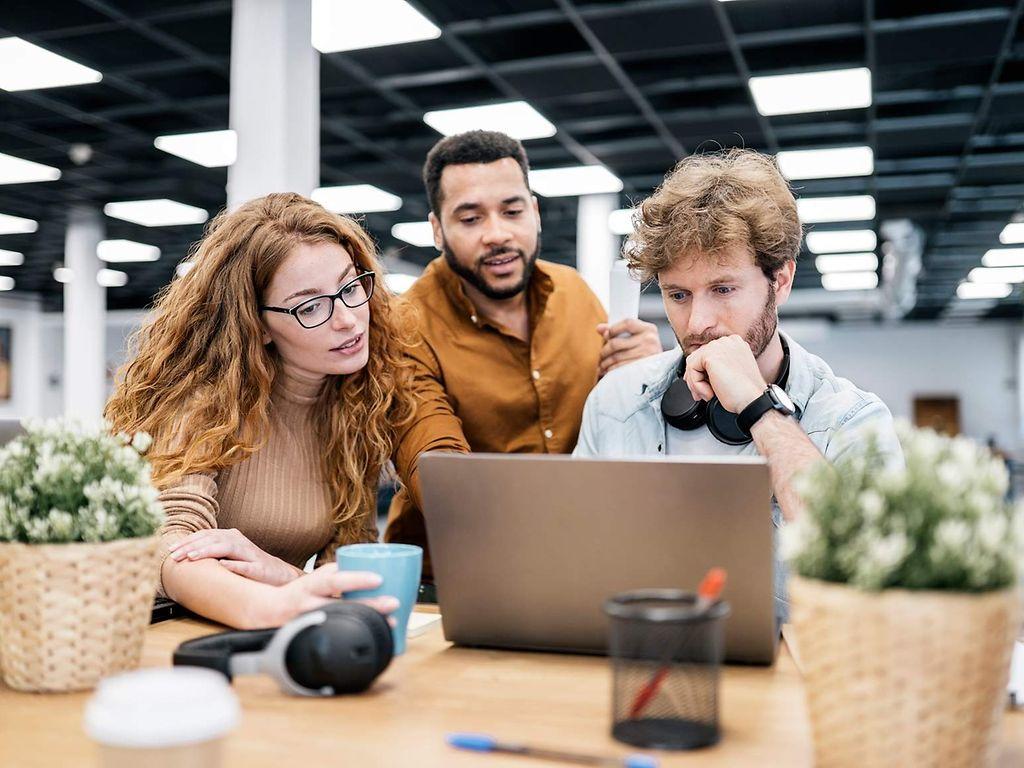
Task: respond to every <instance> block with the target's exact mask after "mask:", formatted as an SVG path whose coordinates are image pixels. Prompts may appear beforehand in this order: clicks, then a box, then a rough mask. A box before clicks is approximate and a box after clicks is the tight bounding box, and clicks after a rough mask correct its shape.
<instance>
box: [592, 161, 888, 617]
mask: <svg viewBox="0 0 1024 768" xmlns="http://www.w3.org/2000/svg"><path fill="white" fill-rule="evenodd" d="M635 223H636V231H635V233H634V237H633V239H632V243H631V244H630V245H629V246H627V252H626V258H627V261H628V263H629V267H630V268H631V269H632V270H634V271H636V272H637V273H639V275H640V277H641V278H642V279H643V280H644V281H648V280H657V283H658V285H659V287H660V289H661V294H662V298H663V300H664V303H665V312H666V314H667V316H668V320H669V323H670V324H671V326H672V330H673V332H674V333H675V335H676V338H677V339H678V340H679V344H680V346H681V347H682V349H679V348H676V349H674V350H670V351H668V352H665V353H662V354H661V355H657V356H654V357H649V358H646V359H644V360H640V361H638V362H636V363H633V364H631V365H627V366H624V367H622V368H619V369H616V370H614V371H612V372H611V373H609V374H608V375H607V376H605V377H604V378H603V379H602V380H601V381H600V382H599V383H598V385H597V387H596V388H595V389H594V390H593V391H592V392H591V394H590V397H589V398H588V399H587V403H586V406H585V408H584V412H583V425H582V428H581V431H580V437H579V441H578V442H577V445H576V450H575V452H574V455H575V456H637V455H653V456H698V455H700V456H707V455H728V456H734V455H757V454H759V455H761V456H763V457H764V458H765V459H767V461H768V467H769V473H770V478H771V484H772V491H773V494H774V497H773V499H772V511H773V520H774V522H775V524H776V526H777V527H778V526H780V525H783V524H784V520H792V519H795V518H796V517H798V516H799V515H800V514H801V501H800V499H799V497H798V495H797V493H796V491H795V490H794V487H793V479H794V477H795V476H797V475H798V474H799V473H800V472H801V471H802V470H804V469H806V468H807V467H809V466H810V465H812V464H814V463H816V462H820V461H823V460H827V461H830V462H834V461H836V460H837V459H839V458H841V457H842V456H844V455H845V454H847V453H848V452H850V451H855V450H858V449H860V448H862V447H863V446H864V443H865V440H866V438H867V436H868V435H869V434H874V435H875V439H876V440H877V441H878V444H879V447H880V448H881V450H882V451H883V452H884V453H885V454H886V455H888V456H889V457H891V459H892V460H893V461H894V462H902V454H901V452H900V447H899V441H898V439H897V437H896V431H895V427H894V425H893V421H892V415H891V414H890V413H889V409H888V408H886V406H885V404H884V403H882V401H881V400H879V398H878V397H877V396H876V395H873V394H871V393H870V392H865V391H863V390H860V389H858V388H857V387H856V386H854V385H853V384H852V383H851V382H849V381H848V380H846V379H842V378H839V377H838V376H836V375H835V374H834V373H833V372H832V369H831V368H829V366H828V365H827V364H826V363H825V362H824V361H823V360H821V359H820V358H818V357H815V356H814V355H812V354H810V353H809V352H807V350H805V349H803V348H802V347H801V346H800V345H799V344H797V343H796V342H794V341H793V340H792V339H789V338H788V337H784V336H783V335H782V334H781V333H780V332H779V330H778V307H779V305H781V304H783V303H785V301H786V300H787V299H788V298H789V294H790V291H791V290H792V288H793V276H794V274H795V272H796V259H797V256H798V255H799V252H800V239H801V235H802V231H801V226H800V220H799V217H798V216H797V210H796V201H795V200H794V198H793V194H792V192H791V191H790V189H789V186H788V184H787V183H786V182H785V180H784V179H783V178H782V176H781V174H780V173H779V171H778V169H777V168H776V166H775V164H774V162H773V161H772V159H771V158H769V157H766V156H764V155H761V154H759V153H757V152H754V151H751V150H730V151H727V152H722V153H716V154H708V155H699V156H691V157H688V158H686V159H684V160H682V161H681V162H680V163H679V164H678V165H677V166H676V168H675V169H674V170H673V171H672V172H671V173H669V175H668V176H667V177H666V178H665V181H664V183H663V184H662V186H661V187H660V188H659V189H658V190H657V191H655V193H654V194H653V195H652V196H651V197H650V198H648V199H647V200H646V201H644V203H643V205H642V206H641V208H640V212H639V214H638V215H637V218H636V221H635ZM786 350H788V371H787V370H786V366H785V362H786V359H787V355H786ZM684 354H685V366H684V365H683V362H684ZM681 372H682V376H680V373H681ZM677 380H678V383H676V382H677ZM673 383H676V387H675V388H674V389H673V391H672V392H673V394H672V395H670V400H671V401H672V402H677V401H678V397H677V395H678V394H681V395H682V396H683V403H684V404H686V403H691V402H692V403H693V404H695V407H696V408H697V409H698V410H699V409H704V408H705V406H703V405H697V404H698V403H699V401H705V402H709V406H708V410H712V409H716V410H717V418H715V419H714V422H715V424H714V426H715V428H716V429H715V431H716V432H717V433H718V434H717V435H715V434H713V433H712V430H710V429H709V427H708V426H707V424H706V423H705V422H706V420H707V418H706V417H705V418H704V419H703V420H702V419H701V417H699V416H698V417H697V418H696V422H695V421H694V420H693V419H692V418H691V419H690V420H688V421H686V422H685V423H683V422H681V421H680V420H679V418H677V417H673V418H672V421H673V422H675V423H679V424H680V427H683V428H676V427H674V426H672V425H671V424H668V423H667V422H666V418H665V416H664V415H663V411H662V399H663V397H664V396H665V395H666V392H668V391H669V389H670V387H671V386H672V385H673ZM769 383H773V384H775V385H781V387H777V386H769ZM687 398H689V399H687ZM712 398H717V401H718V405H715V404H714V403H713V402H711V401H712ZM666 407H667V408H668V410H669V412H670V413H676V410H674V409H673V408H672V407H669V406H668V401H667V403H666ZM722 410H724V411H726V412H728V413H725V414H723V413H722ZM690 413H691V414H692V413H693V411H690ZM723 417H724V418H723ZM719 424H724V425H725V426H726V427H728V429H726V430H724V431H723V430H722V429H720V428H718V426H719ZM737 430H738V431H737ZM723 436H724V437H726V438H727V439H728V440H729V442H723V441H722V440H721V439H720V438H721V437H723ZM775 573H776V576H775V594H776V598H777V604H776V613H777V615H778V616H779V617H780V619H782V620H785V618H786V616H787V615H788V611H787V606H786V602H785V600H786V588H785V571H784V569H783V567H782V565H781V563H779V562H778V560H776V566H775Z"/></svg>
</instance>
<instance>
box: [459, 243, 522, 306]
mask: <svg viewBox="0 0 1024 768" xmlns="http://www.w3.org/2000/svg"><path fill="white" fill-rule="evenodd" d="M441 253H443V254H444V260H445V261H446V262H447V263H448V266H449V267H451V270H452V272H454V273H455V274H456V275H458V276H459V277H461V278H462V279H463V280H465V281H466V282H467V283H469V284H470V285H472V286H473V287H474V288H476V289H477V290H478V291H480V293H482V294H483V295H484V296H486V297H487V298H488V299H491V300H493V301H503V300H505V299H511V298H513V297H514V296H518V295H519V294H520V293H522V292H523V291H524V290H526V286H528V285H529V284H530V278H531V277H532V276H533V268H534V266H535V265H536V263H537V256H538V255H539V254H540V233H538V234H537V245H536V246H535V247H534V249H533V253H531V254H530V255H529V256H527V254H526V251H524V250H522V249H521V248H492V249H491V250H490V251H488V252H487V253H485V254H483V255H482V256H477V257H476V260H475V261H474V263H473V265H472V266H466V265H465V264H463V263H462V262H461V261H459V260H458V258H457V257H456V256H455V254H454V253H452V249H451V248H450V247H449V246H448V241H447V240H446V239H445V238H444V237H443V235H442V239H441ZM499 256H518V257H519V258H520V259H522V262H523V276H522V278H521V279H520V280H519V282H517V283H516V284H515V285H512V286H509V287H508V288H495V287H494V286H493V285H491V284H490V283H489V282H488V281H487V276H486V274H485V273H484V269H485V267H484V262H485V261H486V260H487V259H494V258H497V257H499Z"/></svg>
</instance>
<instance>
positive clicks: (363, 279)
mask: <svg viewBox="0 0 1024 768" xmlns="http://www.w3.org/2000/svg"><path fill="white" fill-rule="evenodd" d="M374 277H375V275H374V273H373V272H363V274H361V275H357V276H356V277H354V278H353V279H352V280H349V281H348V282H347V283H345V284H344V285H343V286H341V288H339V289H338V292H337V293H335V294H332V295H329V296H328V295H324V296H314V297H313V298H312V299H307V300H306V301H304V302H302V303H301V304H298V305H296V306H294V307H292V308H291V309H285V308H284V307H260V308H259V310H260V312H282V313H284V314H286V315H291V316H292V317H294V318H295V319H296V320H297V321H298V323H299V325H301V326H302V327H303V328H316V327H317V326H318V325H323V324H324V323H326V322H327V321H328V320H330V319H331V317H333V316H334V302H335V301H336V300H337V299H341V303H342V304H344V305H345V306H346V307H348V308H349V309H355V308H356V307H361V306H362V305H363V304H365V303H366V302H368V301H369V300H370V297H371V296H373V279H374Z"/></svg>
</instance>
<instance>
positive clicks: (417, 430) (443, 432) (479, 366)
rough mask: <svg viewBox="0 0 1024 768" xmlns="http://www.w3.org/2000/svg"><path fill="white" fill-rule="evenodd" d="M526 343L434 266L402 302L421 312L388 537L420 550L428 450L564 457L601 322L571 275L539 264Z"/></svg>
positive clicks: (592, 373) (441, 263) (590, 377)
mask: <svg viewBox="0 0 1024 768" xmlns="http://www.w3.org/2000/svg"><path fill="white" fill-rule="evenodd" d="M527 290H528V294H527V305H528V311H529V328H530V339H529V341H528V342H527V341H523V340H522V339H519V338H517V337H516V336H514V335H513V334H512V333H511V332H510V331H509V330H508V329H506V328H504V327H502V326H501V325H500V324H499V323H496V322H493V321H491V320H489V319H488V318H486V317H484V316H483V315H480V314H479V313H478V311H477V310H476V308H475V307H474V306H473V304H472V303H471V302H470V301H469V299H468V298H467V296H466V294H465V291H464V290H463V288H462V283H461V281H460V280H459V277H458V276H457V275H456V274H455V273H454V272H453V271H452V270H451V269H450V268H449V267H448V265H447V263H446V262H445V260H444V258H443V257H438V258H437V259H435V260H434V261H433V262H431V263H430V265H429V266H428V267H427V269H426V270H425V271H424V273H423V275H422V276H421V277H420V278H419V280H417V281H416V283H415V284H414V285H413V286H412V288H410V289H409V291H408V292H407V293H406V294H405V297H404V298H405V299H406V300H408V301H410V302H411V303H412V304H413V305H414V306H415V307H416V309H417V310H418V311H417V313H416V314H417V324H418V328H417V330H418V337H419V344H418V345H417V346H416V347H415V348H414V349H412V350H411V351H410V355H411V357H412V358H413V360H414V362H415V367H416V377H415V385H414V386H415V390H416V394H417V396H418V407H417V414H416V418H415V420H414V421H413V423H412V424H411V425H410V426H409V427H407V428H406V430H405V431H404V433H403V434H402V435H401V437H400V440H399V443H398V447H397V449H396V451H395V457H394V458H395V466H396V468H397V469H398V474H399V477H400V478H401V480H402V483H403V485H404V488H403V489H402V490H400V491H399V493H398V494H397V495H396V496H395V499H394V501H393V502H392V505H391V510H390V514H389V520H388V527H387V531H386V534H385V538H386V539H387V540H388V541H398V542H404V543H409V544H418V545H420V546H422V547H423V548H424V553H425V557H424V578H426V579H428V580H429V579H430V577H431V575H432V571H431V568H430V561H429V553H428V552H427V537H426V528H425V525H424V522H423V514H422V512H420V503H421V502H420V491H419V466H418V465H419V457H420V455H421V454H422V453H424V452H425V451H430V450H453V451H479V452H490V453H569V452H571V451H572V450H573V448H574V447H575V445H576V438H577V436H578V435H579V430H580V421H581V419H582V416H583V404H584V403H585V402H586V399H587V396H588V395H589V394H590V391H591V389H593V387H594V384H595V383H597V374H598V362H599V359H600V351H601V346H602V344H603V340H602V339H601V337H600V335H598V333H597V332H596V326H597V324H598V323H603V322H605V321H606V320H607V315H606V313H605V311H604V308H603V307H602V306H601V302H600V301H599V300H598V299H597V297H596V296H595V295H594V294H593V292H592V291H591V290H590V288H588V287H587V284H586V283H585V282H584V280H583V278H582V277H580V275H579V273H578V272H577V271H576V270H574V269H572V268H571V267H565V266H561V265H558V264H552V263H550V262H545V261H541V260H538V261H537V263H536V266H535V269H534V272H533V275H532V277H531V279H530V284H529V286H528V288H527Z"/></svg>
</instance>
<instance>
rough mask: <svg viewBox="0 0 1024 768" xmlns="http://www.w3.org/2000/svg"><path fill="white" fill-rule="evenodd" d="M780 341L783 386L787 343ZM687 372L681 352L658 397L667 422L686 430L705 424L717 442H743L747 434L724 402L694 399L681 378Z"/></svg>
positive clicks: (778, 381)
mask: <svg viewBox="0 0 1024 768" xmlns="http://www.w3.org/2000/svg"><path fill="white" fill-rule="evenodd" d="M779 340H780V341H781V342H782V366H781V367H780V368H779V378H778V379H776V380H775V383H776V384H777V385H778V386H780V387H782V388H783V389H785V388H786V384H787V383H788V382H789V344H787V343H786V339H785V338H784V337H783V336H782V335H780V336H779ZM684 373H686V356H685V355H684V356H683V360H682V362H681V363H680V364H679V371H678V372H677V374H676V378H675V379H674V380H673V381H672V383H671V384H670V385H669V388H668V389H667V390H666V391H665V394H664V396H662V398H661V415H662V416H664V417H665V422H666V423H667V424H669V426H672V427H675V428H676V429H681V430H684V431H686V432H689V431H691V430H694V429H700V428H701V427H703V426H704V425H705V424H707V426H708V431H709V432H710V433H711V434H712V435H714V436H715V438H716V439H717V440H718V441H719V442H720V443H725V444H727V445H746V444H747V443H749V442H750V441H751V439H752V438H751V437H750V435H749V434H748V433H747V432H745V431H743V430H742V429H740V426H739V424H737V423H736V414H735V413H732V412H731V411H727V410H725V406H724V405H722V404H721V403H720V402H718V398H717V397H712V398H711V400H710V401H704V400H695V399H694V397H693V395H692V394H691V393H690V388H689V387H688V386H687V385H686V382H685V381H684V380H683V374H684Z"/></svg>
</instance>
